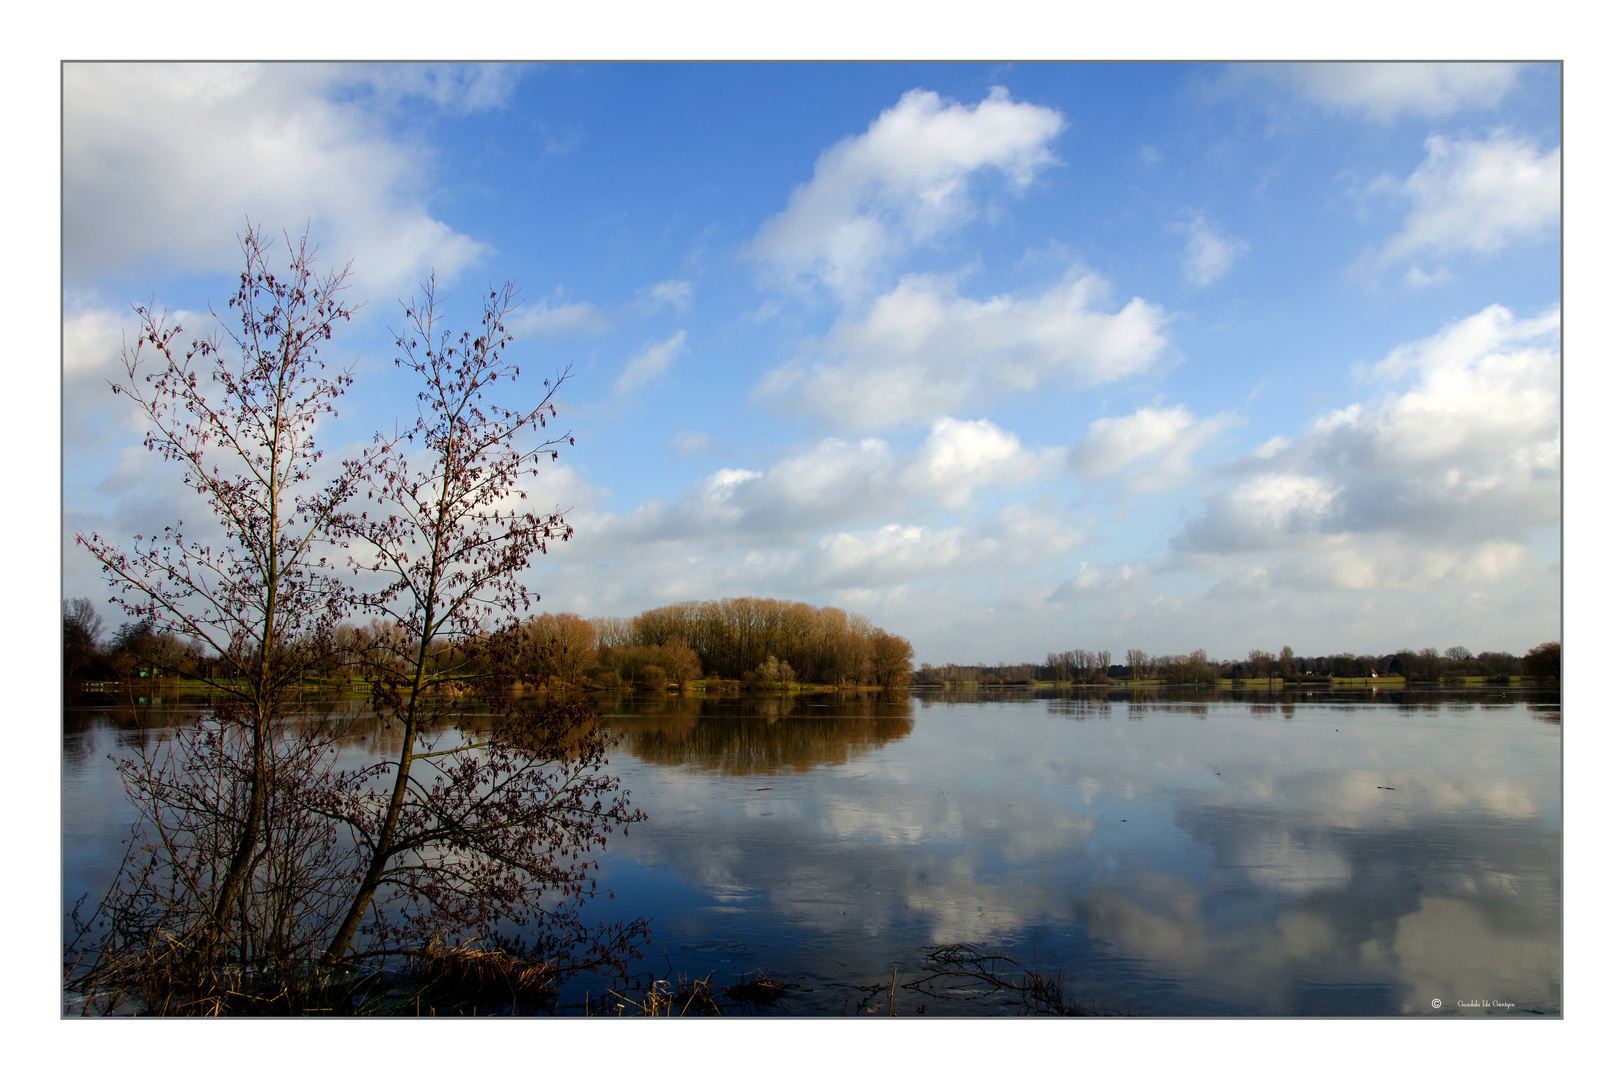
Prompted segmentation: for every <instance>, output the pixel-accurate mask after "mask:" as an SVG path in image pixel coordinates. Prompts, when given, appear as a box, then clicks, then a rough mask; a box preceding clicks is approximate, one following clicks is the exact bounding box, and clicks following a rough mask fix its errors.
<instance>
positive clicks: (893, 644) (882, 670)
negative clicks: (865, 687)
mask: <svg viewBox="0 0 1624 1080" xmlns="http://www.w3.org/2000/svg"><path fill="white" fill-rule="evenodd" d="M913 655H914V650H913V646H912V645H910V644H909V643H908V642H907V641H906V640H905V639H903V638H900V637H897V636H896V635H895V634H887V633H883V632H882V633H879V634H876V635H875V636H874V677H875V679H876V680H877V681H878V682H879V684H880V688H881V689H882V690H884V691H885V692H887V693H889V694H896V693H899V692H901V691H903V690H905V689H907V687H908V680H909V678H910V677H912V675H913Z"/></svg>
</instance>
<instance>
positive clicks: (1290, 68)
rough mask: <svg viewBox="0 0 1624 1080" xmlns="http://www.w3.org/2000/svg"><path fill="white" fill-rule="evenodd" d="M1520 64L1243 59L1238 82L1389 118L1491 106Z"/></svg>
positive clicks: (1432, 117)
mask: <svg viewBox="0 0 1624 1080" xmlns="http://www.w3.org/2000/svg"><path fill="white" fill-rule="evenodd" d="M1524 66H1525V65H1523V64H1487V63H1431V64H1420V63H1417V64H1411V63H1385V64H1382V63H1376V64H1361V63H1349V64H1244V65H1238V66H1237V67H1236V68H1235V69H1233V70H1234V73H1235V77H1236V79H1237V80H1238V81H1240V82H1250V81H1253V80H1257V79H1263V80H1267V81H1269V82H1272V83H1274V84H1276V85H1278V86H1282V87H1285V88H1286V89H1288V90H1290V91H1292V92H1293V93H1295V94H1297V95H1299V96H1301V97H1303V98H1305V99H1306V100H1308V101H1311V102H1313V103H1315V104H1316V105H1320V106H1322V107H1324V108H1327V109H1331V110H1334V111H1337V112H1347V113H1354V114H1357V115H1360V116H1363V117H1364V118H1365V119H1368V120H1375V121H1378V122H1381V123H1388V122H1391V121H1392V120H1394V119H1396V118H1398V117H1401V116H1419V117H1423V118H1426V119H1429V120H1435V119H1439V118H1441V117H1445V116H1450V115H1453V114H1454V113H1457V112H1462V111H1466V110H1473V109H1493V108H1495V107H1496V106H1498V105H1499V104H1500V101H1501V100H1502V99H1503V98H1504V97H1505V96H1506V94H1507V93H1508V92H1509V91H1510V90H1511V89H1512V87H1513V86H1515V85H1516V82H1517V76H1518V75H1519V73H1520V72H1521V70H1522V68H1523V67H1524Z"/></svg>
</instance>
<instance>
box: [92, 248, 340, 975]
mask: <svg viewBox="0 0 1624 1080" xmlns="http://www.w3.org/2000/svg"><path fill="white" fill-rule="evenodd" d="M241 246H242V251H243V261H244V267H243V270H242V273H241V275H240V277H239V280H238V288H237V292H236V295H235V296H233V297H232V298H231V300H230V301H229V302H228V304H227V308H228V311H229V312H230V315H229V317H227V316H221V315H218V314H216V316H215V318H216V322H217V323H218V329H217V330H216V332H215V333H214V334H212V335H209V336H204V337H199V338H195V339H193V340H192V341H191V342H190V343H189V344H188V345H185V346H184V347H183V346H182V345H181V341H182V338H181V333H182V329H181V327H180V326H179V325H174V324H171V323H169V321H168V319H167V316H166V314H165V313H164V312H162V311H159V310H156V309H155V308H153V307H150V306H149V307H137V308H136V315H137V317H138V319H139V320H140V331H139V333H138V335H137V338H136V342H135V344H134V346H133V347H132V346H130V345H128V344H126V346H125V348H124V352H123V365H124V378H123V379H122V380H121V381H120V382H118V383H115V384H113V391H114V393H119V394H123V395H125V396H126V397H128V398H129V399H130V400H131V401H132V402H133V403H134V404H135V406H136V408H137V409H138V410H139V411H140V413H141V414H142V415H143V417H144V418H145V419H146V421H147V424H148V430H147V434H146V438H145V446H146V448H147V449H148V450H150V451H152V452H154V453H156V454H157V455H158V456H159V457H160V458H161V459H162V460H163V461H165V462H167V463H169V464H170V465H172V466H174V467H176V468H177V469H178V470H179V472H180V474H181V478H182V480H183V482H184V483H185V484H186V486H187V487H189V488H191V489H192V491H194V492H195V493H196V494H197V496H199V497H200V498H201V500H202V502H203V504H204V505H205V506H206V507H207V510H208V513H209V515H210V518H211V520H210V521H209V523H208V524H207V525H206V526H205V528H204V530H203V536H202V538H198V537H197V536H194V535H192V534H187V533H183V531H182V524H181V523H179V522H177V523H176V524H175V525H173V526H170V527H168V528H165V529H164V530H163V532H162V534H161V535H157V536H137V537H136V538H135V542H134V544H133V545H132V546H131V547H130V548H129V549H125V548H124V547H121V546H120V545H118V544H116V543H115V542H114V541H113V540H111V539H109V538H107V537H103V536H102V535H100V534H98V533H92V534H90V535H89V536H85V535H80V536H78V537H77V538H76V539H77V541H78V542H79V543H80V544H82V545H84V546H85V547H86V548H87V549H88V550H89V551H90V553H91V555H92V556H94V557H95V558H96V560H97V561H98V562H99V563H100V564H101V566H102V568H103V570H104V571H105V573H106V576H107V578H108V580H109V581H110V582H111V583H112V584H113V585H114V586H115V587H116V588H117V590H118V593H117V595H116V596H115V597H114V601H115V603H117V604H118V605H119V606H121V607H122V608H123V609H124V610H125V612H127V613H128V614H129V615H130V616H131V618H132V619H133V620H134V621H135V622H136V623H137V624H138V625H139V626H140V627H142V628H144V630H146V631H147V632H150V633H151V634H153V635H159V636H162V635H172V637H173V638H174V639H178V640H181V641H185V642H195V643H198V644H199V645H200V646H201V647H202V648H205V649H207V650H209V651H212V652H213V653H214V654H215V655H216V656H217V657H218V659H219V663H218V665H217V668H216V673H215V674H211V675H209V676H208V677H207V681H208V682H209V684H210V689H211V690H212V692H213V694H214V695H215V706H214V709H213V715H212V717H211V719H210V721H209V722H207V723H205V724H202V725H200V726H198V727H196V728H193V729H188V730H186V731H183V732H180V733H179V734H178V735H177V736H176V738H175V739H173V740H169V741H168V742H164V743H161V744H158V746H157V748H151V747H149V748H144V749H143V752H142V755H141V756H140V757H137V758H135V759H131V760H126V761H124V762H123V763H121V765H120V769H121V771H122V772H123V776H124V782H125V785H126V788H127V789H128V790H129V793H130V795H131V798H132V799H133V800H134V802H135V803H136V805H137V806H138V807H140V808H141V810H142V813H143V821H142V826H143V828H144V830H145V831H144V834H143V835H144V840H143V841H142V842H141V843H142V844H144V847H142V850H144V851H145V852H146V855H147V858H146V859H145V860H144V861H142V860H136V864H138V865H135V868H134V869H131V870H130V872H131V875H133V876H130V877H126V878H124V879H122V880H121V883H120V885H118V886H116V887H115V890H114V894H113V895H112V896H111V897H110V899H111V900H112V901H114V903H113V904H112V906H111V907H109V906H108V905H105V904H104V906H103V910H102V911H101V913H100V925H101V926H102V927H103V930H104V938H103V944H104V948H103V949H102V951H101V953H100V955H99V959H98V961H97V962H96V963H94V964H93V965H92V966H91V974H90V975H89V978H90V979H91V981H92V982H93V981H95V979H96V978H99V977H106V978H117V977H121V976H120V975H119V973H120V972H123V973H125V974H128V973H129V972H130V971H131V970H133V969H134V968H139V967H141V965H143V964H146V963H148V962H149V961H150V962H152V963H157V964H160V965H161V966H162V967H163V968H164V969H165V970H168V971H171V972H179V973H182V974H184V975H186V977H189V978H191V979H192V980H193V981H194V982H196V983H197V984H198V986H200V987H202V986H203V984H205V983H206V982H207V981H208V979H209V978H210V977H211V976H210V973H211V972H216V971H218V970H220V969H221V968H222V966H223V965H225V964H226V963H228V962H231V963H235V964H237V965H238V966H239V969H240V968H241V967H242V966H245V965H250V964H254V963H258V962H259V961H260V960H261V959H262V958H263V957H262V953H261V950H262V949H263V948H265V947H269V946H270V942H269V939H268V938H266V937H265V936H264V935H259V934H255V933H252V932H250V931H248V930H246V929H245V926H246V923H247V919H246V915H247V912H248V911H249V910H250V909H251V908H254V907H255V906H256V904H257V903H258V900H259V899H263V898H264V897H265V896H266V895H267V890H272V889H276V888H279V887H280V885H279V883H278V882H277V880H276V879H275V875H273V874H272V873H270V867H271V864H272V863H273V862H274V859H268V857H267V856H266V854H265V852H266V851H267V850H268V849H269V848H270V846H271V843H272V838H273V836H274V835H275V834H276V833H277V831H278V830H279V829H283V828H284V827H286V826H287V825H288V821H286V820H284V819H281V818H279V817H278V814H279V813H280V811H281V809H282V808H283V807H284V806H285V803H284V802H283V801H282V800H280V799H279V798H278V796H277V794H276V792H278V791H285V790H288V789H289V787H290V785H291V786H294V787H297V786H299V785H298V784H297V783H295V782H294V781H293V780H292V779H291V777H292V769H293V760H292V757H300V756H301V755H298V754H295V755H292V757H290V756H289V755H287V754H284V753H282V752H281V751H280V750H279V749H278V746H277V745H276V744H277V743H278V740H279V739H280V738H281V737H282V736H281V734H280V731H279V725H280V724H281V722H282V721H283V720H284V719H286V717H287V716H288V715H289V713H290V712H291V706H292V701H293V694H294V692H295V689H296V686H297V683H298V681H299V679H300V677H301V675H302V673H303V672H304V670H305V669H306V668H307V667H308V666H310V665H311V664H312V663H313V662H314V661H315V659H316V657H317V656H318V655H319V654H320V652H321V651H322V649H323V647H324V643H325V641H326V639H327V637H328V635H329V632H330V630H331V628H332V626H333V625H334V622H335V620H336V619H337V618H338V617H339V616H340V615H341V614H342V610H343V600H344V593H343V590H342V588H341V587H340V586H339V584H338V583H337V582H336V581H335V579H334V578H333V576H332V574H331V566H330V562H329V559H328V554H329V552H328V545H329V543H330V541H331V526H332V524H333V521H334V512H335V509H336V507H337V506H338V505H339V504H340V503H342V502H343V501H344V500H345V499H346V498H347V497H348V495H349V493H350V490H351V488H350V479H351V478H350V477H347V476H345V475H342V474H341V475H338V476H336V477H333V478H331V479H330V480H329V481H328V482H327V483H325V484H324V483H321V481H320V477H319V475H318V469H319V467H320V466H319V463H320V461H321V456H322V455H321V453H320V451H318V450H317V448H316V443H315V438H314V433H315V428H316V425H317V424H318V422H320V421H321V420H322V419H323V418H324V417H326V416H328V415H330V414H332V413H333V412H334V407H335V403H336V401H337V400H338V398H339V396H340V395H341V394H342V393H343V392H344V389H345V388H346V387H347V386H348V385H349V383H350V378H351V377H350V374H349V372H348V371H341V372H338V373H337V374H332V375H329V374H328V373H327V372H326V370H325V368H324V365H323V363H322V361H321V360H320V358H319V356H318V349H319V348H320V347H321V346H322V345H323V344H325V343H326V342H328V341H329V340H330V339H331V337H332V332H333V328H334V327H335V325H336V324H338V323H340V322H342V321H344V320H346V319H348V318H349V317H350V314H351V309H350V308H349V307H347V306H345V305H344V304H343V303H342V302H341V299H340V294H341V292H342V290H343V289H344V285H345V279H346V276H347V274H348V269H347V268H346V269H345V270H344V271H340V272H337V273H329V274H325V275H322V274H319V273H318V272H317V271H316V270H315V268H314V260H315V256H316V250H315V249H314V248H313V247H311V246H310V245H309V244H308V243H307V241H306V239H305V238H300V239H299V240H298V241H297V242H295V241H293V240H291V239H289V240H288V242H287V254H288V262H287V271H286V273H285V274H283V273H280V272H279V271H278V270H276V269H274V268H273V265H272V264H273V255H272V245H271V243H270V242H269V240H268V239H267V238H266V237H265V235H264V234H263V233H261V232H259V231H257V230H254V229H250V230H249V231H248V232H247V233H246V234H245V235H244V236H243V237H242V239H241ZM194 655H195V654H194ZM160 662H161V661H160ZM303 764H309V761H308V755H304V756H303ZM199 770H207V772H208V776H209V778H208V779H207V781H203V780H200V779H199V775H200V774H199ZM200 784H202V785H203V787H200V786H199V785H200ZM205 788H206V789H207V794H206V795H205ZM216 788H218V790H216ZM131 866H132V864H130V863H128V862H127V864H126V868H127V869H130V868H131ZM148 974H149V975H150V974H151V972H148ZM199 992H200V993H206V988H205V989H200V990H199Z"/></svg>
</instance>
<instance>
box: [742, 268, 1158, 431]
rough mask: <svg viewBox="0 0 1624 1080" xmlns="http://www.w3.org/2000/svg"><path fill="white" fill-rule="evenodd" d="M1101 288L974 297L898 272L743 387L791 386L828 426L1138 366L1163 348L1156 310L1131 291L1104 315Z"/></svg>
mask: <svg viewBox="0 0 1624 1080" xmlns="http://www.w3.org/2000/svg"><path fill="white" fill-rule="evenodd" d="M1107 291H1108V286H1107V285H1106V283H1105V281H1104V280H1103V279H1101V278H1100V277H1098V276H1096V275H1093V274H1090V273H1086V272H1083V271H1074V272H1073V273H1072V274H1071V275H1069V276H1068V277H1067V278H1066V280H1064V281H1063V282H1061V283H1060V284H1058V285H1056V286H1054V287H1053V288H1051V289H1049V290H1048V291H1047V292H1045V293H1042V294H1040V295H1037V296H1032V297H1026V298H1020V297H1015V296H1008V295H1006V296H995V297H993V298H991V299H989V300H975V299H971V298H968V297H964V296H961V295H959V292H958V288H957V285H956V283H955V282H954V281H952V280H951V279H948V278H944V277H939V276H933V275H909V276H907V277H904V278H903V279H902V281H901V282H900V283H899V284H898V285H897V287H896V288H895V289H893V290H892V291H891V292H889V293H887V294H886V295H884V296H882V297H880V298H879V299H878V300H876V301H875V302H874V304H873V305H872V306H871V307H870V308H869V309H868V311H867V312H866V313H865V314H864V315H863V316H862V317H861V318H859V319H856V320H854V321H848V322H844V323H841V324H840V325H838V326H836V327H835V328H834V329H833V330H832V331H830V333H829V334H828V335H827V336H826V337H825V338H824V339H823V340H822V341H821V342H818V343H816V344H815V346H814V350H815V352H816V353H819V354H821V355H822V356H823V357H826V358H827V359H819V360H817V361H815V362H813V363H811V364H808V363H807V362H805V361H804V360H795V361H792V362H791V363H790V364H788V365H785V366H784V367H782V368H779V369H777V370H776V371H773V372H770V373H769V374H768V375H767V376H766V377H765V378H764V379H762V381H761V382H760V383H759V384H758V385H757V387H756V391H755V394H756V396H757V397H758V398H766V397H773V396H777V395H782V394H787V393H789V392H791V391H794V392H796V393H798V395H799V397H800V400H801V402H802V403H803V404H804V405H805V406H806V407H807V408H810V409H811V410H812V411H814V412H817V413H821V414H823V415H824V416H826V417H828V418H829V419H830V420H832V421H833V422H835V423H836V424H839V425H841V426H843V427H846V428H848V429H856V430H862V429H882V428H888V427H894V426H900V425H905V424H910V423H917V422H920V421H922V420H926V419H929V418H930V417H933V416H939V415H941V414H942V413H948V412H953V411H956V410H957V409H958V408H959V407H960V406H962V405H963V404H964V403H965V402H966V401H971V400H981V399H984V398H988V397H994V396H997V395H1000V394H1008V393H1015V392H1022V391H1030V390H1033V389H1036V388H1037V387H1038V386H1040V385H1042V384H1044V383H1046V382H1050V381H1058V382H1061V383H1063V384H1065V385H1067V386H1070V387H1082V386H1092V385H1097V384H1099V383H1103V382H1109V381H1111V380H1113V379H1119V378H1122V377H1124V376H1127V375H1131V374H1135V373H1138V372H1142V371H1144V370H1146V369H1147V368H1149V367H1150V366H1151V365H1152V364H1153V363H1154V362H1155V361H1156V360H1157V359H1158V358H1159V357H1160V355H1161V353H1162V350H1163V348H1164V347H1165V346H1166V344H1167V339H1166V337H1165V336H1164V334H1163V329H1164V327H1165V326H1166V323H1167V315H1166V314H1165V313H1164V312H1163V311H1162V309H1161V308H1160V307H1158V306H1156V305H1155V304H1151V303H1147V302H1146V301H1144V300H1141V299H1139V298H1138V297H1135V298H1134V299H1133V300H1130V301H1129V302H1128V303H1127V304H1125V305H1123V306H1122V307H1121V308H1120V309H1119V310H1117V311H1115V312H1112V311H1110V310H1108V309H1107V308H1106V306H1105V301H1106V293H1107Z"/></svg>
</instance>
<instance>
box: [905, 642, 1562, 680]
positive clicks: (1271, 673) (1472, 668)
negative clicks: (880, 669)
mask: <svg viewBox="0 0 1624 1080" xmlns="http://www.w3.org/2000/svg"><path fill="white" fill-rule="evenodd" d="M1113 659H1114V658H1113V657H1112V655H1111V653H1110V652H1109V651H1108V650H1099V651H1094V650H1088V649H1072V650H1069V651H1067V652H1060V653H1049V654H1048V656H1047V657H1045V658H1044V662H1043V663H1041V664H1038V663H1023V664H942V665H939V666H938V665H932V664H924V665H922V666H921V667H920V669H919V671H917V672H916V673H915V674H914V683H915V684H918V685H925V686H932V685H935V686H963V685H986V686H1011V685H1022V684H1036V683H1070V684H1074V685H1079V684H1080V685H1085V686H1086V685H1107V684H1111V683H1132V682H1162V683H1173V684H1194V685H1203V684H1205V685H1215V684H1217V683H1219V682H1231V681H1236V680H1244V681H1252V680H1261V681H1268V682H1284V683H1301V682H1329V681H1331V680H1335V679H1394V678H1401V679H1403V680H1405V681H1406V682H1438V681H1444V682H1448V681H1454V680H1463V679H1481V680H1485V681H1488V682H1496V683H1498V682H1509V681H1510V680H1511V679H1560V678H1561V674H1562V646H1561V643H1560V642H1555V641H1548V642H1546V643H1545V644H1543V645H1538V646H1535V647H1534V648H1532V649H1530V650H1528V652H1526V653H1524V654H1523V655H1522V656H1517V655H1514V654H1512V653H1507V652H1480V653H1477V654H1476V655H1473V654H1472V652H1471V651H1470V650H1468V649H1466V648H1464V647H1463V646H1455V647H1453V648H1449V649H1445V650H1444V651H1443V652H1439V651H1438V650H1437V649H1432V648H1427V649H1400V650H1399V651H1398V652H1392V653H1386V654H1384V655H1381V656H1375V655H1372V654H1369V653H1365V654H1360V655H1355V654H1354V653H1351V652H1344V653H1338V654H1336V655H1334V656H1298V655H1296V653H1294V652H1293V651H1292V649H1291V648H1289V647H1287V648H1283V649H1281V650H1280V652H1279V653H1271V652H1265V651H1263V650H1261V649H1253V650H1252V651H1251V652H1249V653H1248V654H1247V655H1246V658H1245V659H1244V660H1213V659H1211V658H1209V657H1208V656H1207V653H1206V650H1204V649H1197V650H1195V651H1194V652H1191V653H1183V654H1179V655H1176V656H1152V655H1150V654H1149V653H1147V652H1145V651H1144V650H1142V649H1129V650H1127V652H1126V653H1125V654H1124V655H1123V657H1122V662H1121V663H1114V662H1113Z"/></svg>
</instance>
